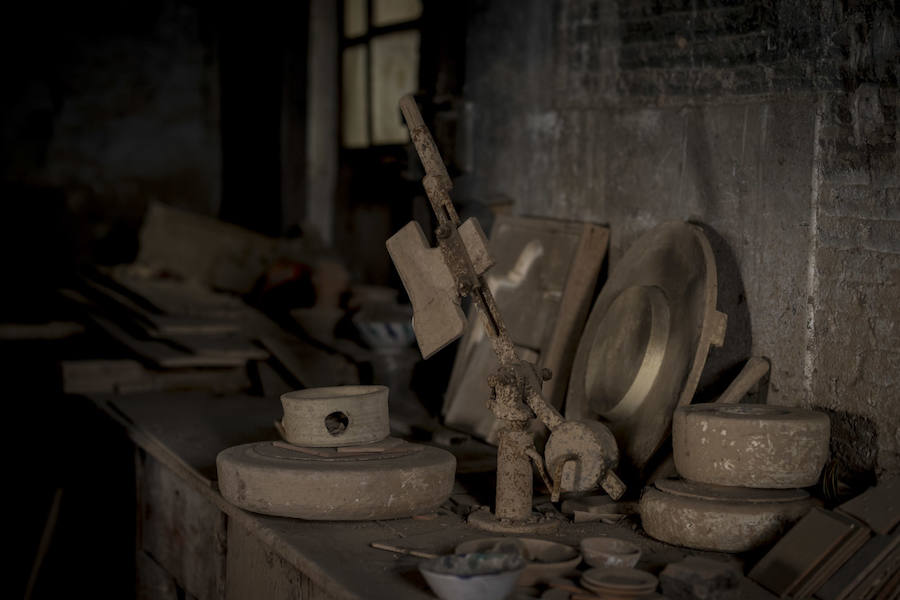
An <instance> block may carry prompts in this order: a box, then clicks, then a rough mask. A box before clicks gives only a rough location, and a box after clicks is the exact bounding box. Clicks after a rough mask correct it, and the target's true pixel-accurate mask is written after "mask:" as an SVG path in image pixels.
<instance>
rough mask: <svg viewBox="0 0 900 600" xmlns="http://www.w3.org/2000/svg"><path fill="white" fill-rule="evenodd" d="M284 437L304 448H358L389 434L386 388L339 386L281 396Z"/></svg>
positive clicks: (299, 391)
mask: <svg viewBox="0 0 900 600" xmlns="http://www.w3.org/2000/svg"><path fill="white" fill-rule="evenodd" d="M281 405H282V406H283V407H284V418H283V419H282V426H283V430H284V434H283V435H284V438H285V439H286V440H287V441H288V442H290V443H291V444H295V445H297V446H306V447H319V448H324V447H329V448H334V447H340V446H358V445H361V444H371V443H373V442H380V441H381V440H383V439H385V438H386V437H387V436H388V435H390V419H389V416H388V414H389V413H388V388H386V387H384V386H383V385H339V386H333V387H319V388H309V389H305V390H298V391H294V392H289V393H287V394H283V395H282V396H281Z"/></svg>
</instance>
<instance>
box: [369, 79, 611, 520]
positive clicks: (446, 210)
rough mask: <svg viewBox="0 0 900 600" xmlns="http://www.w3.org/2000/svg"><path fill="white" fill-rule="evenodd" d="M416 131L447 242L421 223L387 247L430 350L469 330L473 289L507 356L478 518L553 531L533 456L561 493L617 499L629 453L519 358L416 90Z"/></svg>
mask: <svg viewBox="0 0 900 600" xmlns="http://www.w3.org/2000/svg"><path fill="white" fill-rule="evenodd" d="M400 109H401V110H402V112H403V115H404V117H405V118H406V124H407V127H408V128H409V132H410V137H411V138H412V141H413V144H414V145H415V148H416V151H417V152H418V154H419V158H420V159H421V161H422V165H423V166H424V168H425V177H424V178H423V179H422V183H423V186H424V187H425V192H426V194H427V195H428V200H429V201H430V203H431V207H432V209H433V210H434V213H435V215H436V216H437V221H438V227H437V229H436V231H435V235H436V237H437V243H438V247H437V248H432V247H431V246H430V245H429V243H428V241H427V240H426V238H425V235H424V233H423V232H422V228H421V227H420V226H419V224H418V223H416V222H415V221H412V222H410V223H407V225H406V226H405V227H403V228H402V229H401V230H400V231H398V232H397V233H396V234H394V235H393V236H391V238H390V239H388V240H387V249H388V252H389V253H390V255H391V259H392V260H393V262H394V266H395V267H396V268H397V271H398V272H399V274H400V278H401V280H402V281H403V285H404V287H405V288H406V291H407V293H408V294H409V299H410V302H411V303H412V306H413V329H414V331H415V334H416V339H417V340H418V344H419V349H420V351H421V353H422V357H423V358H426V359H427V358H429V357H430V356H431V355H433V354H434V353H435V352H437V351H438V350H440V349H441V348H443V347H445V346H446V345H447V344H449V343H451V342H453V341H454V340H455V339H457V338H458V337H460V336H461V335H462V333H463V330H464V327H465V323H466V318H465V315H464V313H463V311H462V308H461V307H460V302H461V299H462V298H463V297H466V296H468V297H470V298H471V299H472V301H473V303H474V304H475V306H477V307H478V311H479V313H480V314H481V322H482V325H483V326H484V330H485V332H486V333H487V335H488V337H489V338H490V340H491V347H492V348H493V351H494V353H495V354H496V356H497V359H498V362H499V363H500V366H499V368H498V369H497V370H496V371H495V372H494V373H492V374H491V376H490V377H489V379H488V382H489V384H490V388H491V394H490V398H486V399H485V400H486V402H487V403H488V407H489V408H490V410H491V411H492V412H493V413H494V415H495V416H496V417H497V419H499V420H500V422H501V427H500V433H499V436H498V438H499V440H498V441H499V444H498V450H497V494H496V503H495V509H494V512H493V513H488V512H487V511H479V512H476V513H473V515H471V516H470V518H469V523H470V524H472V525H475V526H478V527H481V528H483V529H488V530H492V531H539V530H548V529H553V528H554V527H555V526H556V522H555V521H546V520H543V519H541V518H540V517H539V515H537V514H535V513H533V512H532V501H533V488H532V464H534V466H535V467H536V468H537V470H538V473H539V474H540V476H541V478H542V479H543V480H544V482H545V484H546V485H547V487H548V488H550V489H551V490H552V494H551V499H552V500H553V501H557V500H558V499H559V496H560V494H561V493H562V492H586V491H589V490H592V489H595V488H597V487H598V486H599V487H602V488H603V489H604V490H605V491H606V492H607V493H608V494H609V495H610V496H611V497H612V498H613V499H618V498H620V497H621V496H622V494H623V493H624V492H625V485H624V484H623V483H622V481H621V480H620V479H619V478H618V477H617V476H616V474H615V473H614V472H613V469H614V468H615V467H616V466H617V464H618V459H619V452H618V447H617V446H616V441H615V438H614V437H613V435H612V433H611V432H610V431H609V429H607V428H606V426H605V425H603V424H602V423H599V422H597V421H593V422H590V421H573V420H566V419H564V418H563V416H562V415H561V414H560V413H559V411H557V410H556V409H555V408H554V407H553V406H551V405H550V404H549V403H548V402H547V401H546V400H545V399H544V397H543V395H542V392H541V384H542V382H543V381H546V380H549V379H550V378H551V376H552V374H551V373H550V372H549V370H547V369H544V370H542V371H541V372H539V371H538V369H537V367H536V366H535V365H534V364H532V363H530V362H527V361H525V360H522V359H521V358H519V356H518V354H517V352H516V348H515V346H514V345H513V343H512V341H511V339H510V337H509V335H508V333H507V330H506V327H505V325H504V323H503V319H502V317H501V315H500V312H499V310H498V308H497V305H496V303H495V302H494V297H493V295H492V294H491V290H490V289H489V287H488V286H487V285H486V283H485V280H484V274H485V272H486V271H487V270H488V269H489V268H490V267H491V266H492V265H493V260H492V258H491V256H490V254H489V252H488V248H487V240H486V237H485V235H484V231H483V230H482V228H481V226H480V225H479V223H478V221H477V220H476V219H474V218H472V219H468V220H466V221H465V222H464V223H460V220H459V216H458V215H457V214H456V210H455V208H454V207H453V202H452V200H451V199H450V190H451V189H452V187H453V183H452V181H451V180H450V176H449V175H448V173H447V169H446V168H445V166H444V163H443V160H442V159H441V156H440V154H439V153H438V150H437V147H436V145H435V143H434V140H433V139H432V137H431V133H430V132H429V131H428V128H427V127H426V126H425V123H424V122H423V120H422V116H421V114H420V113H419V109H418V107H417V106H416V103H415V100H414V99H413V98H412V96H404V97H403V98H402V99H401V100H400ZM534 418H537V419H539V420H540V421H541V422H542V423H543V424H544V425H546V426H547V428H548V429H549V430H550V432H551V433H550V437H549V439H548V440H547V444H546V448H545V452H544V456H541V454H540V453H539V452H538V451H537V449H536V447H535V444H534V434H533V433H532V432H531V431H530V430H529V427H528V425H529V422H530V421H531V419H534Z"/></svg>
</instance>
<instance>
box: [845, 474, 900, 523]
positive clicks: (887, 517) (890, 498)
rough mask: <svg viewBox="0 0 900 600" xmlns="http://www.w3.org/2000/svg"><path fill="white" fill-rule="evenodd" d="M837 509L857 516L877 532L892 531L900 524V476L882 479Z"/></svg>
mask: <svg viewBox="0 0 900 600" xmlns="http://www.w3.org/2000/svg"><path fill="white" fill-rule="evenodd" d="M837 510H838V511H840V512H844V513H846V514H848V515H850V516H853V517H856V518H857V519H859V520H860V521H862V522H863V523H865V524H867V525H868V526H869V527H871V528H872V531H874V532H875V533H880V534H882V535H886V534H888V533H890V532H891V531H892V530H893V529H894V528H895V527H896V526H897V525H898V524H900V477H894V478H893V479H888V480H887V481H882V482H881V483H879V484H878V485H876V486H874V487H871V488H869V489H868V490H866V491H865V492H863V493H862V494H860V495H859V496H857V497H856V498H854V499H852V500H849V501H848V502H845V503H844V504H841V505H840V506H839V507H838V509H837Z"/></svg>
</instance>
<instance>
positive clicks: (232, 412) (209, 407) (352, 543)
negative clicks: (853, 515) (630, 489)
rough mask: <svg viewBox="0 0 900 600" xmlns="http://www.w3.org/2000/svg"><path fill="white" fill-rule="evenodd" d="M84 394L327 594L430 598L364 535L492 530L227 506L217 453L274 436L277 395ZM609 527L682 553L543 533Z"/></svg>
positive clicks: (441, 520)
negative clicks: (316, 517) (614, 539)
mask: <svg viewBox="0 0 900 600" xmlns="http://www.w3.org/2000/svg"><path fill="white" fill-rule="evenodd" d="M92 399H93V401H94V402H95V403H96V404H97V405H98V406H99V407H101V408H102V409H103V410H105V411H106V412H108V413H109V414H111V415H112V416H113V417H114V418H115V419H116V420H117V421H119V422H120V423H121V424H122V425H123V426H124V427H125V428H126V430H127V431H128V434H129V436H130V437H131V439H132V440H133V441H134V442H135V444H137V445H138V446H139V447H141V448H143V449H144V450H145V451H146V452H148V453H149V454H150V455H151V456H153V457H154V458H155V459H157V460H159V461H160V462H161V463H163V464H164V465H165V466H166V467H168V468H169V469H171V470H172V471H173V472H175V473H176V474H177V475H178V476H180V477H181V478H183V479H184V480H185V481H186V482H187V483H188V484H189V485H190V486H191V487H192V488H193V489H195V490H197V491H199V492H200V493H201V494H203V495H204V496H205V497H206V498H207V499H209V500H210V501H211V502H212V503H213V504H215V505H216V506H217V507H218V508H219V509H220V510H221V511H222V512H224V513H225V514H227V515H228V517H229V518H230V519H233V520H235V521H236V522H238V523H239V524H240V525H241V526H243V527H244V528H245V529H247V530H248V531H250V532H251V533H252V534H253V535H255V536H256V537H257V538H258V539H259V540H260V541H261V542H262V543H263V544H264V545H265V546H267V547H268V548H271V550H272V551H274V552H275V553H277V554H278V555H280V556H281V557H282V558H283V559H284V560H285V561H286V562H287V563H289V564H290V565H292V566H293V567H294V568H296V569H297V570H299V571H300V572H302V573H303V574H304V575H305V576H306V577H308V578H309V579H310V580H311V581H312V582H313V583H314V584H315V585H316V586H317V587H319V588H321V589H322V590H323V591H325V592H326V593H328V594H329V595H331V596H334V597H335V598H372V599H377V598H386V599H387V598H390V599H395V598H412V599H415V598H431V597H432V596H431V594H430V593H429V591H428V586H427V584H426V583H425V581H424V579H423V578H422V576H421V575H420V574H419V572H418V569H417V564H418V562H419V561H420V560H421V559H418V558H414V557H410V556H404V555H397V554H394V553H391V552H385V551H382V550H376V549H373V548H371V547H370V544H371V543H372V542H385V543H388V544H392V545H394V546H400V547H404V548H409V549H416V550H423V551H427V552H432V553H436V554H443V553H450V552H452V551H453V548H454V547H455V546H456V545H457V544H458V543H460V542H462V541H465V540H469V539H476V538H479V537H492V534H487V533H485V532H483V531H479V530H477V529H473V528H470V527H468V526H467V525H466V524H465V523H464V521H463V520H462V518H461V517H459V516H458V515H456V514H454V513H452V512H450V511H446V510H440V511H439V512H438V514H436V515H426V516H424V517H419V518H412V519H397V520H390V521H302V520H298V519H287V518H280V517H270V516H265V515H258V514H254V513H250V512H247V511H244V510H242V509H240V508H238V507H236V506H234V505H232V504H230V503H229V502H228V501H226V500H225V499H224V498H223V497H222V496H221V495H220V494H219V492H218V489H217V486H216V466H215V464H216V455H217V454H218V453H219V452H220V451H221V450H224V449H225V448H227V447H229V446H234V445H237V444H244V443H249V442H255V441H264V440H271V439H277V432H276V431H275V428H274V425H273V422H274V420H275V419H277V418H280V416H281V406H280V403H279V402H278V400H277V399H271V398H261V397H254V396H219V397H217V396H212V395H209V394H202V393H178V394H176V393H154V394H142V395H133V396H112V395H106V396H94V397H93V398H92ZM613 531H614V532H615V533H616V535H618V536H619V537H627V538H631V539H632V540H633V541H635V542H636V543H638V544H639V545H641V546H642V548H643V550H644V557H645V558H644V559H643V561H642V562H644V563H645V564H646V566H647V568H651V569H653V568H659V567H661V566H662V565H664V564H666V563H668V562H672V561H676V560H680V559H681V558H683V557H684V556H685V555H686V554H687V553H688V552H687V551H682V550H680V549H677V548H673V547H671V546H667V545H665V544H660V543H658V542H655V541H653V540H650V539H648V538H646V537H644V536H641V535H639V534H637V533H635V532H634V531H632V530H631V529H626V528H622V527H614V526H610V525H605V524H602V523H585V524H569V525H563V527H561V529H560V531H559V533H557V534H555V535H551V536H541V537H543V538H546V539H552V540H556V541H561V542H564V543H568V544H572V545H574V546H577V545H578V542H579V540H580V539H581V538H583V537H587V536H592V535H602V534H607V533H612V532H613ZM642 566H644V565H642Z"/></svg>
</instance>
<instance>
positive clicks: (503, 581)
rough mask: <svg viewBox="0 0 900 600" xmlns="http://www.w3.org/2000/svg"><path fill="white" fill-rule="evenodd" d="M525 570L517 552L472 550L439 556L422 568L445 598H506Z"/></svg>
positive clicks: (422, 564) (523, 562) (434, 588)
mask: <svg viewBox="0 0 900 600" xmlns="http://www.w3.org/2000/svg"><path fill="white" fill-rule="evenodd" d="M524 569H525V560H524V559H523V558H522V557H521V556H519V555H517V554H500V553H478V552H476V553H471V554H451V555H449V556H438V557H437V558H431V559H429V560H426V561H423V562H421V563H420V564H419V571H421V573H422V576H423V577H425V581H427V582H428V585H430V586H431V589H432V591H434V593H435V594H437V597H438V598H440V599H441V600H503V599H504V598H506V597H507V596H509V595H510V593H511V592H512V590H513V588H514V587H515V586H516V583H517V582H518V580H519V576H520V575H521V574H522V571H523V570H524Z"/></svg>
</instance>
